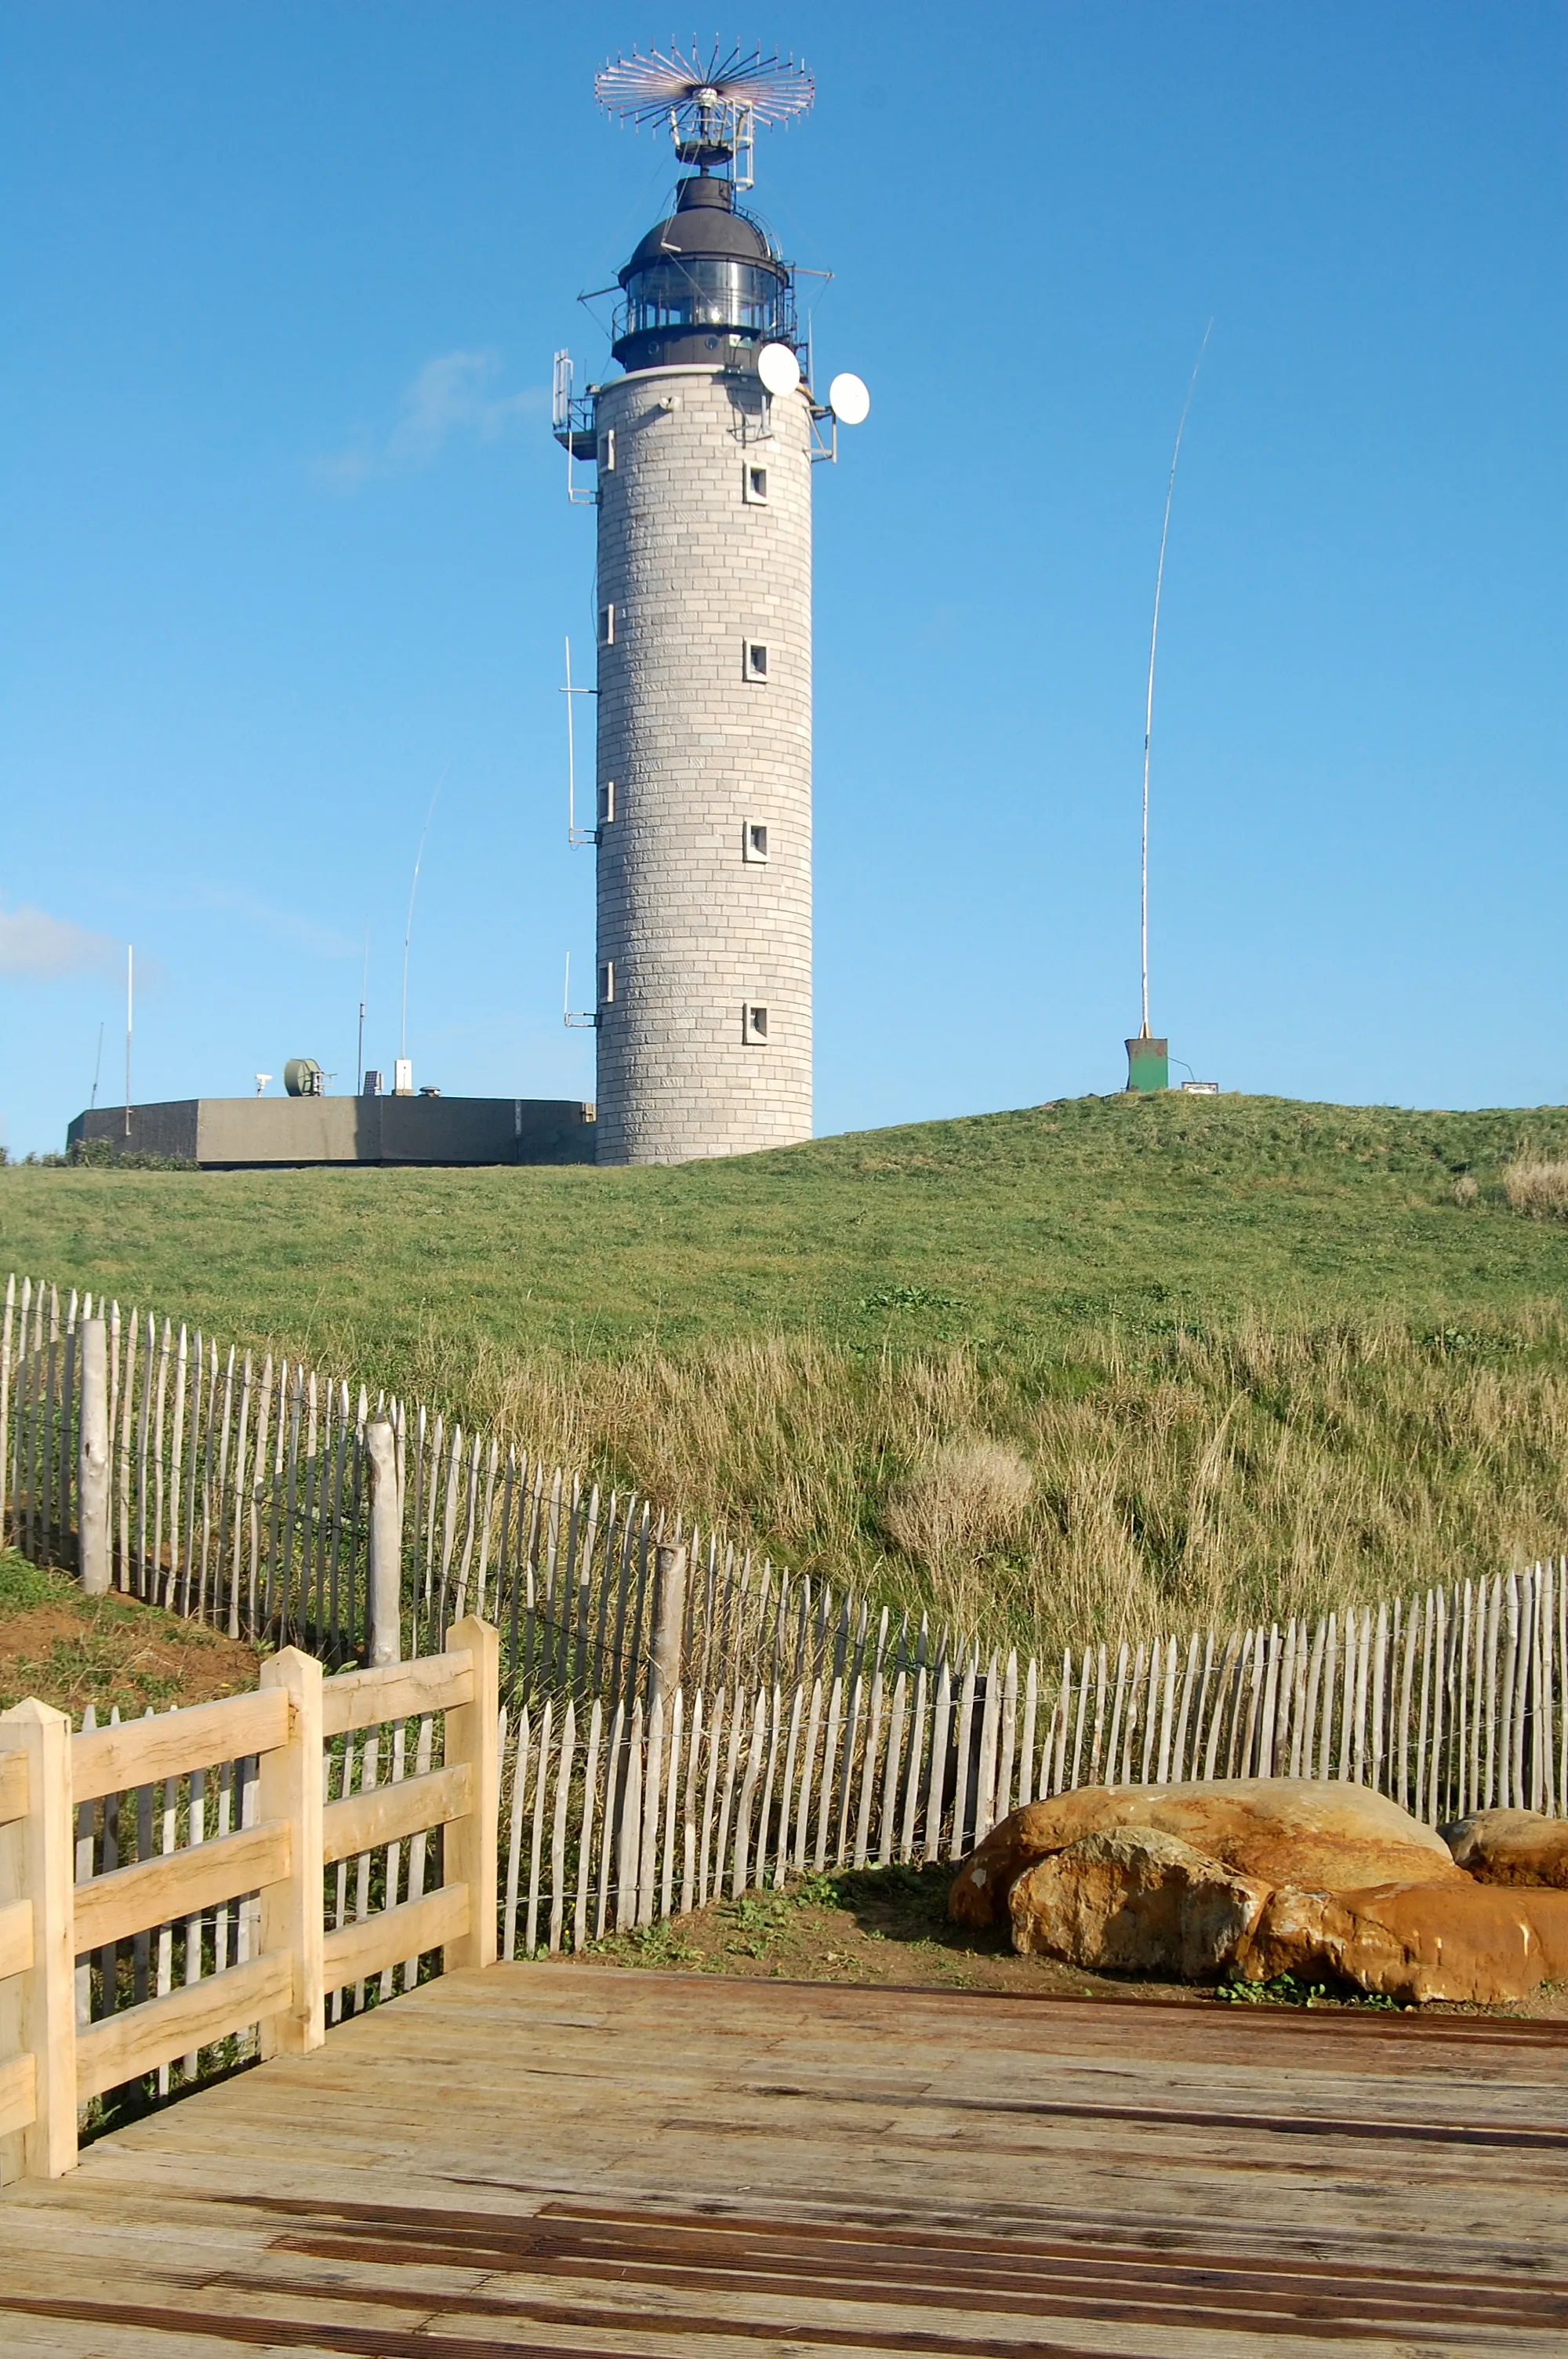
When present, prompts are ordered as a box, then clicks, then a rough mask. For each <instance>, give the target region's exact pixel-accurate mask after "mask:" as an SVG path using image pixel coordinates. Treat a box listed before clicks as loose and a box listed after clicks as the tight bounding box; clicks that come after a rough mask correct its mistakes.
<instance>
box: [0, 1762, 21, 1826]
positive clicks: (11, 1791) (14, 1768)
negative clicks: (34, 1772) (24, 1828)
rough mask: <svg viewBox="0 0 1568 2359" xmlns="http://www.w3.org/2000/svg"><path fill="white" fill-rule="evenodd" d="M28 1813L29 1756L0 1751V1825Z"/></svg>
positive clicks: (4, 1824)
mask: <svg viewBox="0 0 1568 2359" xmlns="http://www.w3.org/2000/svg"><path fill="white" fill-rule="evenodd" d="M26 1817H27V1755H26V1754H25V1753H0V1827H4V1826H7V1825H9V1823H10V1821H12V1820H13V1819H25V1818H26Z"/></svg>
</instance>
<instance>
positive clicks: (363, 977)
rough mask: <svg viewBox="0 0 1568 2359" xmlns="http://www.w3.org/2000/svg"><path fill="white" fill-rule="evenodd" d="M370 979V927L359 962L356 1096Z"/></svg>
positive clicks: (360, 1079)
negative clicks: (358, 1041) (366, 987)
mask: <svg viewBox="0 0 1568 2359" xmlns="http://www.w3.org/2000/svg"><path fill="white" fill-rule="evenodd" d="M369 980H370V928H369V927H368V926H367V927H366V928H365V951H364V957H363V959H362V961H361V962H360V1045H359V1054H358V1055H357V1057H356V1058H355V1060H354V1095H355V1097H358V1095H359V1093H360V1092H361V1091H362V1089H363V1087H364V1079H365V985H366V984H367V983H368V982H369Z"/></svg>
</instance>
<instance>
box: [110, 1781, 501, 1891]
mask: <svg viewBox="0 0 1568 2359" xmlns="http://www.w3.org/2000/svg"><path fill="white" fill-rule="evenodd" d="M472 1799H473V1772H472V1769H471V1768H470V1765H469V1764H468V1762H466V1761H459V1762H454V1764H453V1765H452V1767H450V1768H449V1769H432V1770H431V1771H430V1772H429V1773H428V1774H427V1776H426V1777H405V1778H404V1779H403V1780H402V1782H401V1783H400V1784H395V1785H390V1786H374V1787H372V1788H371V1789H370V1791H369V1792H368V1793H359V1794H351V1795H349V1796H348V1797H347V1799H345V1800H343V1801H341V1802H329V1803H328V1804H327V1806H326V1808H325V1810H323V1811H322V1813H321V1841H322V1847H323V1849H322V1856H323V1858H324V1859H325V1861H326V1863H327V1864H328V1865H329V1866H330V1864H331V1863H332V1862H333V1861H334V1860H339V1859H350V1858H352V1857H353V1856H355V1855H356V1854H358V1853H360V1852H366V1851H373V1850H375V1849H376V1848H377V1846H378V1845H380V1844H382V1843H398V1842H400V1841H401V1840H402V1839H403V1837H404V1836H406V1835H413V1834H418V1833H419V1832H421V1831H422V1830H428V1829H429V1828H431V1827H444V1826H448V1825H449V1824H450V1822H451V1821H452V1820H453V1819H460V1818H463V1817H464V1816H466V1814H467V1812H468V1811H469V1810H470V1809H471V1808H472ZM123 1872H125V1873H128V1872H129V1871H123ZM234 1888H235V1889H236V1890H239V1889H241V1888H242V1887H240V1886H235V1887H234Z"/></svg>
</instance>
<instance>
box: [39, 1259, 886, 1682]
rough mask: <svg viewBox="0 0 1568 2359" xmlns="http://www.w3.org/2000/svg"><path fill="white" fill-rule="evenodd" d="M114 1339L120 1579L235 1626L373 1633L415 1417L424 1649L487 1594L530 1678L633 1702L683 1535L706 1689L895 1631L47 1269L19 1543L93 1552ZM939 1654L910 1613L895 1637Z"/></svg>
mask: <svg viewBox="0 0 1568 2359" xmlns="http://www.w3.org/2000/svg"><path fill="white" fill-rule="evenodd" d="M95 1318H96V1319H97V1320H98V1321H101V1322H102V1324H103V1328H104V1330H105V1363H106V1368H105V1394H106V1397H105V1400H104V1402H103V1422H104V1426H105V1429H106V1441H107V1451H108V1461H109V1463H108V1468H107V1482H108V1492H107V1519H108V1527H109V1528H108V1534H107V1546H108V1553H109V1560H110V1563H111V1568H112V1570H111V1579H112V1582H113V1585H114V1587H115V1588H116V1589H119V1590H122V1591H124V1592H126V1593H129V1594H132V1595H134V1596H137V1597H143V1598H149V1599H152V1600H154V1601H156V1602H157V1603H159V1604H161V1605H166V1606H168V1607H170V1608H172V1609H173V1610H174V1611H176V1612H178V1613H181V1614H195V1615H198V1616H200V1618H201V1619H202V1620H204V1621H207V1622H210V1623H211V1624H213V1625H215V1626H216V1627H218V1628H219V1629H222V1630H226V1631H228V1632H229V1634H230V1635H231V1636H234V1637H240V1636H244V1637H263V1636H265V1637H269V1638H271V1639H272V1640H274V1641H275V1642H276V1643H278V1644H287V1643H289V1642H296V1643H297V1644H299V1645H301V1646H304V1647H308V1648H309V1649H310V1651H311V1652H313V1653H315V1654H318V1655H319V1656H320V1657H321V1658H323V1659H324V1660H325V1661H328V1662H341V1661H345V1660H347V1659H349V1658H351V1657H353V1656H355V1655H356V1654H358V1653H360V1652H362V1649H363V1647H364V1645H365V1642H366V1637H367V1619H368V1613H367V1607H368V1589H369V1579H368V1576H369V1571H370V1544H371V1541H370V1536H371V1517H370V1513H369V1489H370V1484H369V1462H368V1459H369V1453H368V1447H367V1430H368V1427H369V1424H370V1422H371V1420H372V1419H383V1418H384V1419H386V1420H387V1421H388V1422H389V1423H390V1426H391V1429H392V1433H393V1437H394V1451H395V1470H396V1495H397V1498H396V1519H397V1531H398V1552H399V1555H400V1558H401V1582H400V1588H401V1602H402V1614H401V1623H402V1628H401V1643H400V1648H399V1651H401V1652H405V1653H409V1654H417V1653H418V1652H419V1651H420V1649H421V1648H422V1647H427V1646H428V1645H429V1643H430V1641H431V1638H432V1636H433V1635H438V1634H439V1632H440V1631H441V1630H442V1629H443V1628H444V1627H445V1626H446V1624H447V1622H448V1620H449V1619H450V1618H452V1617H454V1616H461V1615H462V1614H465V1613H467V1612H469V1611H470V1609H471V1610H472V1611H474V1612H475V1613H479V1614H485V1615H487V1616H488V1617H489V1619H490V1620H491V1621H492V1622H493V1623H494V1624H495V1625H496V1626H497V1628H498V1629H499V1630H500V1633H501V1640H502V1677H503V1685H504V1686H505V1688H506V1690H507V1691H508V1693H509V1694H530V1693H534V1692H540V1693H544V1692H550V1693H560V1694H572V1695H575V1696H576V1697H578V1698H579V1700H587V1699H589V1698H591V1697H594V1696H600V1697H603V1698H605V1699H607V1700H614V1699H617V1698H625V1699H626V1700H627V1701H628V1702H629V1701H630V1700H631V1698H632V1697H633V1694H634V1693H635V1692H636V1691H637V1689H638V1686H639V1684H640V1682H642V1681H643V1680H645V1677H646V1673H647V1669H648V1652H649V1646H650V1642H651V1638H652V1625H653V1615H654V1575H655V1562H656V1552H657V1549H658V1547H659V1545H660V1543H661V1542H665V1541H670V1540H678V1541H679V1542H680V1544H681V1545H682V1546H683V1547H684V1548H685V1549H686V1551H687V1563H688V1565H689V1567H690V1568H691V1570H690V1573H689V1576H688V1578H687V1581H686V1582H685V1586H684V1592H683V1627H682V1632H681V1657H682V1660H683V1661H684V1662H685V1663H686V1664H687V1666H688V1667H689V1668H690V1669H691V1671H692V1672H694V1673H695V1675H696V1676H697V1679H698V1680H701V1681H703V1682H704V1683H709V1682H713V1681H718V1680H730V1681H732V1680H736V1679H741V1680H746V1681H749V1682H752V1683H755V1682H757V1681H759V1680H786V1681H793V1680H799V1679H806V1680H809V1679H810V1678H812V1677H813V1676H815V1675H816V1673H817V1672H818V1671H826V1672H827V1673H828V1674H829V1675H831V1674H832V1673H833V1672H834V1671H838V1672H840V1673H843V1672H849V1673H851V1674H852V1673H853V1671H854V1670H855V1669H858V1668H860V1667H861V1666H863V1665H864V1664H865V1663H866V1662H867V1661H868V1660H869V1658H870V1655H871V1652H872V1651H873V1650H874V1649H875V1648H876V1647H878V1646H879V1645H880V1646H881V1647H882V1648H883V1650H884V1651H885V1648H886V1645H887V1643H888V1639H887V1633H886V1632H885V1630H882V1629H881V1627H880V1625H878V1623H877V1621H876V1618H875V1616H874V1615H873V1614H872V1613H871V1610H870V1609H869V1608H868V1606H867V1604H866V1603H865V1601H864V1600H863V1599H860V1598H858V1597H854V1596H852V1595H850V1594H849V1593H848V1592H846V1591H839V1592H838V1593H835V1592H834V1591H833V1590H832V1589H831V1588H830V1587H829V1586H828V1585H827V1583H824V1582H813V1581H811V1580H809V1579H806V1578H803V1577H795V1576H792V1575H790V1574H789V1573H787V1572H781V1571H776V1570H775V1569H774V1568H773V1566H772V1565H771V1564H770V1563H767V1562H763V1563H762V1564H761V1565H758V1564H756V1563H754V1562H753V1560H752V1558H751V1557H750V1556H749V1555H748V1554H747V1553H746V1552H745V1551H744V1550H738V1549H736V1548H735V1546H734V1545H733V1543H732V1542H731V1541H730V1540H729V1539H728V1538H725V1536H724V1535H723V1534H722V1533H720V1532H719V1531H717V1530H715V1529H713V1528H712V1527H703V1526H701V1525H699V1523H698V1522H697V1520H696V1519H694V1518H683V1517H680V1516H679V1515H676V1514H672V1513H668V1512H666V1511H665V1510H662V1509H659V1508H657V1507H655V1506H654V1505H653V1504H652V1503H650V1502H649V1501H648V1500H646V1499H643V1498H641V1497H639V1496H638V1495H636V1494H634V1493H632V1492H627V1491H616V1490H612V1489H605V1488H603V1487H601V1486H600V1484H596V1483H594V1482H592V1481H591V1480H589V1479H588V1478H586V1477H584V1476H583V1475H582V1474H580V1473H572V1472H570V1471H569V1470H563V1469H562V1468H560V1467H558V1466H549V1465H546V1464H545V1463H544V1462H542V1461H538V1460H530V1459H529V1458H528V1457H527V1456H526V1455H525V1454H524V1453H523V1452H521V1451H516V1450H514V1449H511V1448H505V1449H503V1447H502V1446H501V1444H500V1443H499V1442H498V1441H497V1440H495V1439H494V1438H493V1437H492V1436H489V1435H485V1434H479V1433H471V1432H465V1431H464V1430H463V1429H462V1427H461V1426H460V1425H458V1424H454V1423H452V1422H451V1421H449V1419H446V1418H445V1417H444V1416H443V1415H442V1414H441V1412H440V1411H439V1410H432V1409H430V1408H427V1407H426V1406H425V1405H423V1404H420V1403H414V1404H410V1403H406V1402H403V1401H400V1400H397V1399H395V1398H389V1397H387V1396H386V1395H385V1394H384V1393H378V1394H375V1395H374V1396H373V1395H372V1394H371V1393H370V1392H369V1391H368V1390H367V1388H366V1387H365V1386H363V1385H360V1386H353V1387H351V1386H350V1385H349V1384H348V1383H346V1382H345V1381H344V1380H343V1379H342V1378H341V1377H336V1376H330V1375H324V1374H323V1373H322V1372H320V1371H319V1370H317V1369H314V1368H310V1367H308V1366H306V1365H305V1364H304V1363H303V1362H300V1361H297V1360H292V1359H289V1358H288V1357H287V1355H284V1354H273V1353H255V1352H252V1351H242V1350H240V1349H239V1348H238V1347H236V1346H235V1345H233V1344H225V1343H221V1342H220V1341H219V1340H218V1339H216V1338H214V1337H212V1336H209V1335H204V1334H203V1333H202V1332H200V1330H199V1329H197V1328H195V1327H194V1326H193V1325H192V1324H190V1323H189V1322H187V1323H180V1322H178V1321H174V1320H171V1319H169V1318H168V1317H161V1316H157V1315H155V1314H154V1313H152V1312H150V1311H146V1310H140V1309H135V1308H133V1309H130V1310H122V1309H121V1306H120V1305H119V1304H118V1303H117V1302H103V1301H102V1300H100V1301H99V1302H98V1303H96V1305H95V1304H94V1301H93V1298H92V1296H91V1295H90V1294H81V1295H79V1294H78V1293H77V1292H76V1291H75V1290H74V1289H70V1290H67V1291H65V1292H63V1293H62V1290H61V1289H60V1288H58V1287H56V1286H53V1285H50V1284H48V1283H46V1282H41V1281H38V1280H35V1279H32V1278H30V1277H16V1276H12V1277H9V1278H8V1279H7V1280H6V1284H5V1303H4V1309H3V1310H0V1537H3V1538H5V1539H8V1540H9V1541H10V1543H11V1544H12V1545H13V1546H14V1547H16V1548H18V1549H20V1550H21V1551H22V1553H23V1554H24V1555H25V1556H28V1557H31V1558H33V1559H34V1560H37V1561H38V1562H43V1563H47V1562H54V1563H59V1564H73V1563H75V1562H76V1560H77V1556H78V1549H79V1530H80V1504H81V1503H80V1490H79V1484H80V1476H79V1459H80V1444H81V1433H82V1417H81V1409H82V1345H83V1341H84V1333H85V1330H86V1327H87V1326H88V1324H89V1323H90V1322H91V1321H92V1320H93V1319H95ZM894 1644H895V1645H902V1646H903V1648H904V1650H905V1652H906V1654H907V1655H908V1656H909V1658H910V1659H911V1660H912V1661H913V1655H914V1634H912V1633H911V1631H910V1630H909V1627H908V1625H907V1623H905V1625H903V1629H902V1633H901V1634H899V1635H898V1636H896V1637H895V1639H894Z"/></svg>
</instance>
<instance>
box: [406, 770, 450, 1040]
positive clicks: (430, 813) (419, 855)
mask: <svg viewBox="0 0 1568 2359" xmlns="http://www.w3.org/2000/svg"><path fill="white" fill-rule="evenodd" d="M450 768H451V764H450V762H446V763H444V764H443V765H442V767H441V775H440V777H438V779H437V781H436V791H435V793H434V794H433V795H432V796H431V798H430V808H429V810H427V812H426V814H425V824H424V826H423V827H422V828H421V830H420V831H419V849H418V851H417V852H416V853H415V855H414V881H413V883H412V884H411V885H410V886H409V887H408V918H407V922H406V924H405V926H404V929H403V1006H402V1011H401V1013H400V1015H399V1016H398V1022H397V1054H398V1056H399V1058H400V1059H401V1058H404V1057H406V1056H407V1054H408V938H409V936H410V935H411V934H412V933H413V931H414V896H415V894H416V893H417V891H418V890H419V864H420V862H421V861H422V860H423V859H424V857H425V838H426V837H427V835H428V834H429V832H430V821H432V820H433V819H434V818H435V816H436V805H437V804H438V802H439V801H440V799H441V788H443V787H444V786H445V785H446V783H447V772H448V771H449V769H450Z"/></svg>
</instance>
